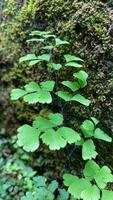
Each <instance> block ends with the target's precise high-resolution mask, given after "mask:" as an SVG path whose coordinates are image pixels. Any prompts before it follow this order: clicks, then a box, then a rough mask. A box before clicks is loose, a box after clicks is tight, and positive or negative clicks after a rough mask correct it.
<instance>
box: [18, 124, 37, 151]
mask: <svg viewBox="0 0 113 200" xmlns="http://www.w3.org/2000/svg"><path fill="white" fill-rule="evenodd" d="M17 131H18V135H17V137H18V140H17V143H18V145H19V146H20V147H23V149H24V150H25V151H28V152H29V151H31V152H32V151H35V150H36V149H37V148H38V147H39V135H40V131H38V130H37V129H35V128H34V127H31V126H29V125H27V124H25V125H23V126H21V127H20V128H18V130H17Z"/></svg>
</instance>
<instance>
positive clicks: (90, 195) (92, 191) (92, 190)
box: [81, 185, 100, 200]
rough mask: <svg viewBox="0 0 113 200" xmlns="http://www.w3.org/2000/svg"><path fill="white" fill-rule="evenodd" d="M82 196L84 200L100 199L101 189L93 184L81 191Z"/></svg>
mask: <svg viewBox="0 0 113 200" xmlns="http://www.w3.org/2000/svg"><path fill="white" fill-rule="evenodd" d="M81 198H82V199H83V200H99V199H100V191H99V189H98V187H97V186H96V185H91V186H90V187H88V188H87V189H85V190H84V191H82V193H81Z"/></svg>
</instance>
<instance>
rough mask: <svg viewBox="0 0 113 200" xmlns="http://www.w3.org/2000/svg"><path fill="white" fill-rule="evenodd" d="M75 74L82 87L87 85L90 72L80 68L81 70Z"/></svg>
mask: <svg viewBox="0 0 113 200" xmlns="http://www.w3.org/2000/svg"><path fill="white" fill-rule="evenodd" d="M73 76H74V77H75V78H77V79H78V81H79V84H80V85H81V88H83V87H85V86H86V85H87V78H88V74H87V73H86V72H85V71H83V70H80V71H79V72H76V73H74V74H73Z"/></svg>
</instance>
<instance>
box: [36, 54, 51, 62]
mask: <svg viewBox="0 0 113 200" xmlns="http://www.w3.org/2000/svg"><path fill="white" fill-rule="evenodd" d="M50 57H51V55H50V54H42V55H41V56H38V57H37V59H38V60H41V61H47V62H49V60H50Z"/></svg>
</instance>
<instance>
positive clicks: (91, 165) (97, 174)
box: [63, 160, 113, 200]
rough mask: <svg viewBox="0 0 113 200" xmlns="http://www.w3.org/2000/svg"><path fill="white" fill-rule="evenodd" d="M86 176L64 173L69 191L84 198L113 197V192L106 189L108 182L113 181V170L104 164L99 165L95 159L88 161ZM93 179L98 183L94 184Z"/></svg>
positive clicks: (89, 199)
mask: <svg viewBox="0 0 113 200" xmlns="http://www.w3.org/2000/svg"><path fill="white" fill-rule="evenodd" d="M83 174H84V177H85V178H78V177H77V176H73V175H70V174H64V176H63V178H64V184H65V185H66V186H67V187H68V191H69V193H71V194H72V195H73V196H74V197H75V198H77V199H83V200H99V199H100V198H101V192H102V199H104V198H105V197H106V198H108V197H109V196H110V195H111V197H112V195H113V192H110V191H107V190H106V191H105V190H104V188H106V185H107V183H108V182H112V181H113V175H112V174H111V170H110V169H109V168H108V167H106V166H103V167H102V168H100V167H99V165H97V164H96V163H95V162H94V161H92V160H91V161H88V162H87V163H86V165H85V168H84V171H83ZM92 180H95V182H96V184H92V182H91V181H92Z"/></svg>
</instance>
